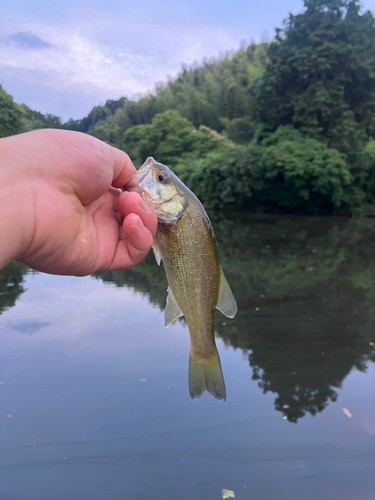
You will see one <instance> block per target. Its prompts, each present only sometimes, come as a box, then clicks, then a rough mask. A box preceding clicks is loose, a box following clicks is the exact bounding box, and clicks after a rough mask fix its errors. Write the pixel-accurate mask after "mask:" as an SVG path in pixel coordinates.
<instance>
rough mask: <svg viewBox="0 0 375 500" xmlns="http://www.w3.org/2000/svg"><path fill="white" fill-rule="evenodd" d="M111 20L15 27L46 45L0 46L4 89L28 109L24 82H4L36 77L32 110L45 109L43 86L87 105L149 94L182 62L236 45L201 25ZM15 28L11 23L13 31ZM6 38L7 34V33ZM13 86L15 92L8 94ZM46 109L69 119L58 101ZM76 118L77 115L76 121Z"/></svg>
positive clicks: (223, 33)
mask: <svg viewBox="0 0 375 500" xmlns="http://www.w3.org/2000/svg"><path fill="white" fill-rule="evenodd" d="M111 21H112V25H111V27H112V29H110V22H109V19H107V21H105V20H99V19H96V21H94V20H93V19H91V20H90V23H89V24H86V25H83V24H82V23H81V25H80V26H79V27H78V26H74V25H71V24H67V25H61V26H55V25H52V24H49V25H46V24H44V23H43V24H38V23H23V24H22V26H21V25H20V26H17V32H20V31H22V32H25V33H29V36H31V35H32V36H34V37H35V38H38V39H41V40H43V41H45V43H46V44H50V47H49V48H46V47H43V49H40V48H38V47H35V48H33V47H27V48H24V47H22V46H21V45H17V44H8V45H6V44H2V45H0V61H1V62H0V69H1V75H2V83H3V85H4V87H5V88H6V89H7V90H8V91H10V93H13V95H14V97H15V99H16V100H17V101H23V102H25V103H26V104H28V105H31V103H30V102H28V101H27V100H26V99H25V96H26V95H27V94H30V92H29V91H28V90H27V88H26V87H27V84H28V82H27V81H24V82H22V83H23V85H24V91H23V92H19V90H21V89H20V87H22V85H20V82H15V81H14V80H13V81H12V78H10V79H9V77H10V75H13V78H17V74H18V75H19V76H20V74H21V73H22V72H23V73H24V74H25V72H28V74H29V77H30V78H31V79H32V80H34V81H35V78H34V77H33V75H38V79H39V85H36V84H35V82H34V89H35V92H38V87H39V89H40V93H39V95H38V96H37V97H36V96H35V95H34V96H33V99H32V101H33V102H34V103H35V102H39V103H40V105H39V106H37V109H41V110H43V111H44V112H46V111H47V110H45V106H44V105H43V99H44V98H45V95H46V93H45V90H44V89H46V88H47V89H49V91H51V90H52V89H53V91H54V92H55V93H56V92H58V93H59V95H60V99H59V100H58V101H61V100H64V94H72V93H76V94H77V96H78V94H79V93H82V92H84V94H86V95H87V94H88V95H90V96H91V99H89V101H90V103H91V104H90V107H92V106H93V105H95V104H99V102H100V101H101V102H103V101H105V100H106V99H111V98H118V97H120V96H122V95H125V96H127V97H132V96H134V95H137V94H139V93H145V92H147V91H152V90H153V88H154V86H155V83H157V82H160V81H166V80H167V78H168V76H175V75H176V73H177V72H178V71H179V70H180V68H181V63H182V62H184V63H187V64H191V63H192V62H194V61H196V60H198V61H200V60H202V58H203V57H204V56H207V55H215V54H217V53H218V52H219V51H220V50H225V49H228V48H230V47H234V46H235V45H237V44H238V40H235V38H234V37H233V36H231V35H230V34H228V33H227V32H226V31H224V30H222V29H221V28H219V27H210V26H206V25H203V24H189V23H187V24H185V25H172V26H168V25H165V26H160V25H155V24H153V23H152V22H150V24H149V25H147V26H146V25H144V23H143V22H142V23H140V22H139V20H138V19H137V18H133V19H130V18H129V17H128V18H127V19H126V22H125V23H124V20H122V19H119V20H117V21H116V20H114V19H113V18H112V19H111ZM96 26H98V28H97V29H96ZM99 26H100V27H99ZM9 28H10V27H9V26H8V31H9ZM15 28H16V26H14V23H12V29H13V30H14V29H15ZM103 30H104V31H103ZM108 30H110V31H108ZM13 33H14V31H13ZM5 35H6V36H8V37H9V36H12V32H10V33H9V32H8V33H5ZM13 88H17V89H18V91H17V92H13V91H12V89H13ZM47 94H48V91H47ZM86 100H87V99H86ZM98 101H99V102H98ZM34 105H35V104H34ZM89 109H90V108H89ZM89 109H87V111H89ZM48 111H49V112H51V113H55V114H59V115H62V116H63V118H64V119H67V118H68V117H69V116H67V115H66V113H67V109H66V107H64V109H62V106H61V104H60V103H59V102H56V106H55V107H54V108H53V109H49V110H48ZM79 116H82V114H81V115H78V116H77V115H76V116H75V117H79Z"/></svg>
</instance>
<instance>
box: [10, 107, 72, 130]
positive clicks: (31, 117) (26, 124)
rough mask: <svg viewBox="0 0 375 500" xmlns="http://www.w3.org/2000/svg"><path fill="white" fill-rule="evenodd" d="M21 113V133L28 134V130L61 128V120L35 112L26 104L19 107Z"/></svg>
mask: <svg viewBox="0 0 375 500" xmlns="http://www.w3.org/2000/svg"><path fill="white" fill-rule="evenodd" d="M20 107H21V109H22V111H23V120H22V132H29V131H30V130H37V129H41V128H61V127H62V123H61V119H60V118H59V117H58V116H55V115H51V114H48V113H47V114H46V115H43V113H40V112H39V111H35V110H33V109H31V108H29V107H28V106H26V104H21V105H20Z"/></svg>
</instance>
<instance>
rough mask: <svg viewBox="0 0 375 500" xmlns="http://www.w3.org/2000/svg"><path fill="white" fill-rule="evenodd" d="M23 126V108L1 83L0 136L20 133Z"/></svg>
mask: <svg viewBox="0 0 375 500" xmlns="http://www.w3.org/2000/svg"><path fill="white" fill-rule="evenodd" d="M21 126H22V110H21V108H20V107H19V106H18V104H16V103H15V102H14V101H13V97H12V96H11V95H9V94H8V93H7V92H5V90H4V89H3V87H2V86H1V85H0V137H7V136H8V135H14V134H18V133H19V132H20V131H21Z"/></svg>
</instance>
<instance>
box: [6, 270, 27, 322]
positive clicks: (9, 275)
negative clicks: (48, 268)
mask: <svg viewBox="0 0 375 500" xmlns="http://www.w3.org/2000/svg"><path fill="white" fill-rule="evenodd" d="M27 272H28V268H27V267H26V266H24V265H23V264H20V263H19V262H11V263H10V264H8V265H7V266H6V267H5V268H4V269H2V270H0V314H1V313H2V312H3V311H6V310H7V309H9V308H10V307H13V306H14V304H15V303H16V300H17V299H18V297H19V296H20V295H21V294H22V293H23V292H24V291H25V289H24V288H23V286H22V285H23V282H24V276H25V274H27Z"/></svg>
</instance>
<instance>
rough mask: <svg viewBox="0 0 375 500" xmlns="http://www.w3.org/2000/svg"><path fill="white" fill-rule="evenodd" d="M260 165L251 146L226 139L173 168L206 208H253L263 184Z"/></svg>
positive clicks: (181, 161)
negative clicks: (212, 148)
mask: <svg viewBox="0 0 375 500" xmlns="http://www.w3.org/2000/svg"><path fill="white" fill-rule="evenodd" d="M257 165H258V163H257V156H256V155H255V153H254V151H253V149H252V148H250V147H245V146H239V145H235V144H234V143H232V142H230V141H225V142H223V143H222V146H221V148H220V149H215V150H213V151H211V152H209V153H208V154H207V155H205V156H203V157H202V158H200V157H195V158H194V157H191V158H188V159H185V160H180V161H179V163H178V164H177V166H176V167H175V168H174V171H175V172H176V174H177V175H178V176H179V177H180V179H181V180H182V181H183V182H185V183H186V185H187V186H189V188H190V189H191V190H192V191H193V192H194V193H195V194H196V196H198V198H200V199H201V200H202V201H203V202H204V204H205V206H206V207H215V208H224V207H226V208H228V207H230V206H231V207H232V208H237V209H240V208H254V206H256V193H258V192H259V191H260V190H261V189H262V187H263V182H262V176H261V171H260V168H259V167H258V166H257Z"/></svg>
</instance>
